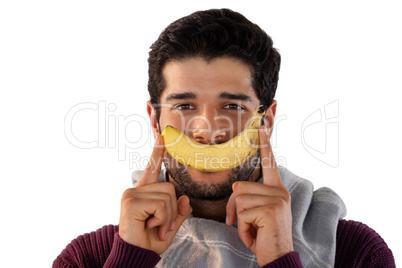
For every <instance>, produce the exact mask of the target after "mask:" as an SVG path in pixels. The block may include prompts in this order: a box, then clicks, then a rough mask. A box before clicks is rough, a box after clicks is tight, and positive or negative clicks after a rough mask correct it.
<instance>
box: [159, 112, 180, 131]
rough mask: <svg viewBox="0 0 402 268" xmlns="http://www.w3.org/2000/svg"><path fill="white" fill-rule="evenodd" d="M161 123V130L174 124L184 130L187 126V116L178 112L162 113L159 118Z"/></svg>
mask: <svg viewBox="0 0 402 268" xmlns="http://www.w3.org/2000/svg"><path fill="white" fill-rule="evenodd" d="M159 124H160V128H161V131H162V132H163V130H164V129H165V127H166V126H168V125H169V126H172V127H175V128H177V129H179V130H180V131H182V132H183V131H184V128H185V126H186V124H185V118H183V116H180V115H177V114H168V113H163V112H162V113H161V116H160V118H159Z"/></svg>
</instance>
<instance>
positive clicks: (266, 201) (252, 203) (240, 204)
mask: <svg viewBox="0 0 402 268" xmlns="http://www.w3.org/2000/svg"><path fill="white" fill-rule="evenodd" d="M284 204H285V202H284V199H282V198H281V197H278V196H265V195H254V194H243V195H239V196H238V197H237V199H236V213H237V215H239V214H240V213H242V212H243V211H245V210H248V209H252V208H262V207H266V206H268V207H281V206H282V205H284Z"/></svg>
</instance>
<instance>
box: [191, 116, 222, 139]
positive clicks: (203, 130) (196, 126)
mask: <svg viewBox="0 0 402 268" xmlns="http://www.w3.org/2000/svg"><path fill="white" fill-rule="evenodd" d="M190 131H191V134H190V136H192V137H193V139H194V140H195V141H198V142H200V143H205V144H218V143H223V142H225V141H227V140H228V137H229V135H228V133H227V132H228V131H227V128H225V125H224V122H222V120H219V117H218V115H217V113H215V112H213V111H210V112H204V113H202V114H200V115H197V116H195V117H193V118H192V122H191V123H190Z"/></svg>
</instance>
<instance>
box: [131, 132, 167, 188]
mask: <svg viewBox="0 0 402 268" xmlns="http://www.w3.org/2000/svg"><path fill="white" fill-rule="evenodd" d="M164 150H165V148H164V146H163V139H162V136H161V135H160V134H156V141H155V144H154V149H153V151H152V155H151V159H150V160H149V162H148V165H147V167H146V168H145V170H144V173H143V174H142V176H141V179H140V181H139V182H138V185H137V187H139V186H143V185H147V184H152V183H156V182H157V181H158V177H159V173H160V171H161V168H162V162H163V152H164Z"/></svg>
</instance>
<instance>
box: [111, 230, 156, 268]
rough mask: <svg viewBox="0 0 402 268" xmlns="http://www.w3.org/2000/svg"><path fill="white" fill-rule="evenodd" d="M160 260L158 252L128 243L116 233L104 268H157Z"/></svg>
mask: <svg viewBox="0 0 402 268" xmlns="http://www.w3.org/2000/svg"><path fill="white" fill-rule="evenodd" d="M160 259H161V257H160V256H159V255H158V254H157V253H156V252H154V251H151V250H147V249H143V248H140V247H137V246H133V245H131V244H129V243H126V242H125V241H124V240H122V239H121V238H120V236H119V233H116V234H115V235H114V241H113V247H112V251H111V252H110V255H109V257H108V258H107V260H106V263H105V266H104V267H121V268H124V267H155V265H156V264H157V263H158V262H159V260H160Z"/></svg>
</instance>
